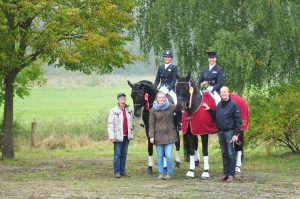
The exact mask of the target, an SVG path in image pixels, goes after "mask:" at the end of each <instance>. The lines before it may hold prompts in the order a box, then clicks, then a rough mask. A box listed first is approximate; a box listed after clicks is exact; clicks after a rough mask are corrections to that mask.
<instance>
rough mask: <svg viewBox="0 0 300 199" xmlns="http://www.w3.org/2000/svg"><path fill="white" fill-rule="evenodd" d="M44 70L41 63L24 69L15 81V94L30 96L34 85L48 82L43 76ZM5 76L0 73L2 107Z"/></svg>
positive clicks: (0, 103) (0, 101)
mask: <svg viewBox="0 0 300 199" xmlns="http://www.w3.org/2000/svg"><path fill="white" fill-rule="evenodd" d="M43 75H44V71H43V70H42V69H41V68H40V66H39V64H33V65H31V66H29V67H27V68H25V69H23V70H22V71H21V72H20V73H19V75H18V76H17V78H16V82H15V83H14V89H15V93H14V94H15V95H17V96H19V97H20V98H24V97H25V96H28V95H29V94H30V91H31V87H32V86H33V85H39V86H42V85H44V84H45V83H46V79H45V78H44V77H43ZM3 78H4V77H1V75H0V107H1V105H2V104H3V103H4V95H5V92H4V86H5V85H4V84H3Z"/></svg>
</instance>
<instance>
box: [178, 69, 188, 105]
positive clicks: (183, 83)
mask: <svg viewBox="0 0 300 199" xmlns="http://www.w3.org/2000/svg"><path fill="white" fill-rule="evenodd" d="M190 79H191V73H188V74H187V76H186V77H179V78H178V81H177V84H176V95H177V100H178V102H177V106H179V108H181V109H186V108H187V107H186V106H187V102H188V100H189V97H190V93H189V89H190V87H191V82H190Z"/></svg>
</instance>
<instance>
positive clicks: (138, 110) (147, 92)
mask: <svg viewBox="0 0 300 199" xmlns="http://www.w3.org/2000/svg"><path fill="white" fill-rule="evenodd" d="M127 82H128V85H129V86H130V87H131V89H132V90H131V98H132V100H133V105H134V116H135V117H137V118H139V117H140V116H141V115H142V120H143V123H144V127H145V130H146V136H147V139H148V156H149V160H148V168H147V170H146V173H148V174H152V167H153V164H154V163H153V144H152V143H151V142H150V138H149V114H150V109H151V108H152V106H153V102H154V101H155V97H156V94H157V91H158V90H157V89H156V88H155V87H154V85H153V83H152V82H150V81H147V80H141V81H139V82H137V83H135V84H132V83H131V82H130V81H129V80H128V81H127ZM168 99H169V101H171V99H170V98H169V97H168ZM180 120H181V110H179V111H177V113H176V118H175V119H174V125H175V126H176V127H177V128H176V129H177V133H178V140H179V122H180ZM175 146H176V158H175V167H177V168H180V152H179V149H180V140H179V141H178V142H176V143H175ZM165 165H166V162H165ZM165 167H166V166H165Z"/></svg>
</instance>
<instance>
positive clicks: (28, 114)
mask: <svg viewBox="0 0 300 199" xmlns="http://www.w3.org/2000/svg"><path fill="white" fill-rule="evenodd" d="M140 78H142V79H151V78H152V77H119V76H105V77H101V78H100V79H99V78H98V79H97V81H99V82H98V83H95V84H93V85H94V86H92V87H88V86H84V87H83V86H80V85H79V83H78V82H85V84H87V85H88V84H92V83H91V82H94V81H96V80H94V78H92V79H84V78H82V77H74V78H71V77H70V78H63V79H59V78H57V79H55V78H52V79H50V80H49V81H48V86H44V87H34V88H32V91H31V94H30V96H28V97H25V98H24V99H21V98H19V97H16V98H15V99H14V118H15V121H16V122H17V123H18V125H16V128H15V131H16V133H15V135H18V137H20V138H21V139H23V140H24V138H30V135H29V134H30V128H31V123H32V122H33V121H36V122H37V127H38V136H39V138H40V139H46V138H47V137H49V136H53V135H54V136H55V137H56V138H57V137H58V136H62V135H68V136H87V137H89V138H91V139H92V140H103V139H106V137H107V135H106V134H107V133H106V123H107V117H108V113H109V111H110V109H111V108H112V107H113V106H115V105H116V103H117V100H116V95H117V93H119V92H124V93H126V94H127V103H128V104H129V105H130V106H131V108H132V109H133V107H132V99H131V97H130V92H131V88H130V87H129V86H128V84H127V81H126V79H129V80H131V81H132V82H133V83H135V82H137V81H139V80H141V79H140ZM66 86H68V87H66ZM2 111H3V109H1V111H0V114H1V115H2V114H3V113H2ZM137 121H138V120H137Z"/></svg>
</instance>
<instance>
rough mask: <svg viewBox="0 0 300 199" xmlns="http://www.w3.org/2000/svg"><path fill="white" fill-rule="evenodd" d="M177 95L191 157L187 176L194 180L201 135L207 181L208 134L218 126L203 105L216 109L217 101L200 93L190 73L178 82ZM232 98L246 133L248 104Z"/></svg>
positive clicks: (207, 93) (214, 131)
mask: <svg viewBox="0 0 300 199" xmlns="http://www.w3.org/2000/svg"><path fill="white" fill-rule="evenodd" d="M176 95H177V99H178V104H177V105H178V106H179V107H180V108H181V109H183V111H184V112H183V114H182V132H183V134H184V139H185V140H186V144H187V148H188V153H189V155H190V169H189V171H188V172H187V174H186V176H187V177H188V178H194V170H195V161H194V159H195V148H197V147H198V137H197V135H200V136H201V142H202V154H203V160H204V168H203V169H204V171H203V173H202V175H201V178H202V179H207V178H209V177H210V175H209V162H208V159H209V158H208V134H211V133H216V132H217V126H216V123H215V120H213V118H212V117H211V115H210V114H209V113H208V111H205V110H204V109H203V107H202V103H203V102H205V103H207V104H208V105H209V106H210V107H212V108H214V109H215V108H216V103H215V100H214V98H213V97H212V96H211V95H210V93H209V92H203V93H202V92H201V93H200V92H199V90H198V88H197V86H196V84H195V82H194V81H193V80H192V79H191V74H190V73H189V74H188V75H187V76H186V77H179V78H178V82H177V85H176ZM232 98H234V100H235V99H236V100H237V104H238V105H239V107H240V110H241V115H242V122H243V124H242V127H241V130H242V131H244V130H246V129H247V128H248V107H247V104H246V103H245V101H244V100H243V99H242V98H241V97H239V96H238V95H236V94H232ZM239 148H242V147H239ZM239 166H241V165H239ZM237 169H238V168H237ZM237 169H236V170H237Z"/></svg>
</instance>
